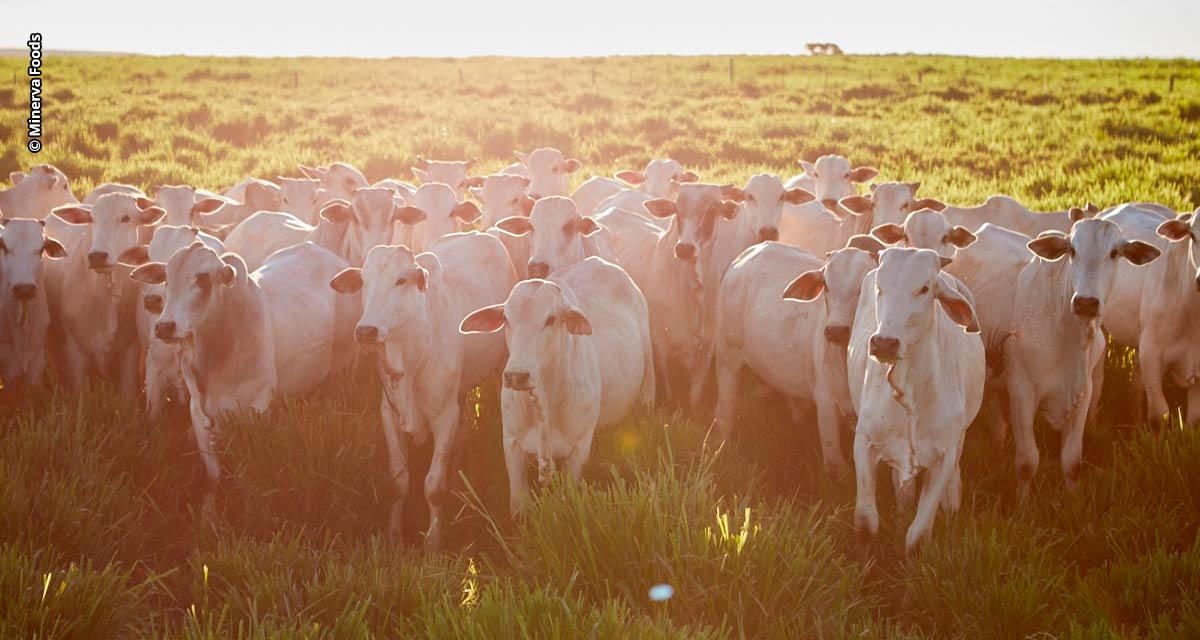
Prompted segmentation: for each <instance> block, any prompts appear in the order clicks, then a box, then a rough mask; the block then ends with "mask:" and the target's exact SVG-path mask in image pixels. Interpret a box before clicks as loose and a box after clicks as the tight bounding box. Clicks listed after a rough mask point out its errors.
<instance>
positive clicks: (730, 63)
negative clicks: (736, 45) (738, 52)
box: [729, 57, 733, 84]
mask: <svg viewBox="0 0 1200 640" xmlns="http://www.w3.org/2000/svg"><path fill="white" fill-rule="evenodd" d="M729 84H733V58H732V57H731V58H729Z"/></svg>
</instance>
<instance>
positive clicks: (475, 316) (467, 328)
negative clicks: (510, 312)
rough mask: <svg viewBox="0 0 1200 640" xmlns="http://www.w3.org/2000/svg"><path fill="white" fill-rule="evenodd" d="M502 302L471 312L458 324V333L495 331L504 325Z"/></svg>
mask: <svg viewBox="0 0 1200 640" xmlns="http://www.w3.org/2000/svg"><path fill="white" fill-rule="evenodd" d="M504 323H505V319H504V303H500V304H494V305H492V306H490V307H484V308H482V309H479V310H477V311H473V312H471V314H470V315H468V316H467V317H465V318H463V321H462V322H461V323H459V325H458V331H459V333H495V332H497V331H499V330H500V329H501V328H502V327H504Z"/></svg>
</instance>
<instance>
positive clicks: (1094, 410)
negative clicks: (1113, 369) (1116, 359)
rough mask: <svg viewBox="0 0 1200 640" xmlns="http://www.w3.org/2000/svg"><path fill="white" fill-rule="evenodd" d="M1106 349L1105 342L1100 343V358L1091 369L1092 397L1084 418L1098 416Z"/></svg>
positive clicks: (1106, 344)
mask: <svg viewBox="0 0 1200 640" xmlns="http://www.w3.org/2000/svg"><path fill="white" fill-rule="evenodd" d="M1107 348H1108V343H1107V342H1104V343H1101V346H1100V357H1099V358H1096V364H1095V365H1094V366H1093V367H1092V391H1091V393H1092V397H1091V399H1090V400H1089V401H1088V408H1087V416H1085V418H1093V419H1094V418H1095V417H1096V416H1098V415H1100V413H1099V411H1100V391H1101V390H1102V389H1104V361H1105V357H1104V354H1105V350H1106V349H1107Z"/></svg>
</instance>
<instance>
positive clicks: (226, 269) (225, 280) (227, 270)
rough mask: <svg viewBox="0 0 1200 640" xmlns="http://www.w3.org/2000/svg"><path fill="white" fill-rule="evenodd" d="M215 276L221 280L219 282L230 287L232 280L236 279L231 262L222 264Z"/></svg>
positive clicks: (235, 271) (235, 272)
mask: <svg viewBox="0 0 1200 640" xmlns="http://www.w3.org/2000/svg"><path fill="white" fill-rule="evenodd" d="M217 277H218V278H219V279H220V280H221V284H223V285H225V286H226V287H232V286H233V281H234V280H236V279H237V270H236V269H234V268H233V265H231V264H223V265H221V269H220V271H218V272H217Z"/></svg>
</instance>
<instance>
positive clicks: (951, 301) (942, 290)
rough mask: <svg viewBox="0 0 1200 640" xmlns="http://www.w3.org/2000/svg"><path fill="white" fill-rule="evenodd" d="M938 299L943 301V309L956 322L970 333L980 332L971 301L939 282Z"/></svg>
mask: <svg viewBox="0 0 1200 640" xmlns="http://www.w3.org/2000/svg"><path fill="white" fill-rule="evenodd" d="M937 300H938V302H940V303H942V309H944V310H945V311H946V315H947V316H949V317H950V319H951V320H953V321H954V324H957V325H958V326H960V327H963V328H964V329H966V330H967V332H968V333H979V323H978V322H976V321H975V310H974V309H972V308H971V303H970V302H968V301H967V299H966V298H964V297H962V296H961V295H959V294H958V292H957V291H953V290H951V289H949V288H948V287H946V286H945V285H943V284H942V283H941V282H938V284H937Z"/></svg>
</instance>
